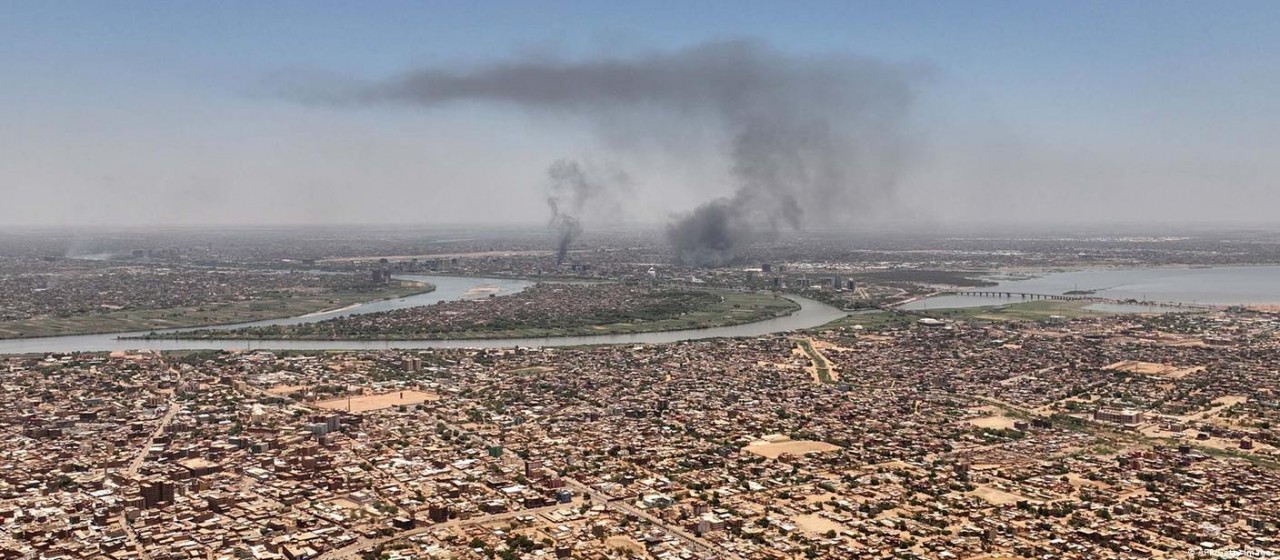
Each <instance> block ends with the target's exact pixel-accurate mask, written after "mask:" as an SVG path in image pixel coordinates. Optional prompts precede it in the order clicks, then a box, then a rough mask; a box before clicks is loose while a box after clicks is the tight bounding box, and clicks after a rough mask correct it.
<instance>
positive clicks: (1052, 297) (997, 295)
mask: <svg viewBox="0 0 1280 560" xmlns="http://www.w3.org/2000/svg"><path fill="white" fill-rule="evenodd" d="M933 296H961V297H978V298H992V299H1002V300H1018V301H1037V300H1049V301H1083V302H1088V303H1107V304H1114V305H1140V306H1143V307H1169V308H1181V309H1187V308H1192V309H1217V308H1219V307H1220V306H1216V305H1207V304H1195V303H1183V302H1178V301H1139V300H1136V299H1118V298H1105V297H1100V296H1095V295H1089V294H1039V293H1031V292H1008V291H1001V290H981V289H979V290H960V291H948V292H938V293H935V294H932V295H931V296H929V297H933Z"/></svg>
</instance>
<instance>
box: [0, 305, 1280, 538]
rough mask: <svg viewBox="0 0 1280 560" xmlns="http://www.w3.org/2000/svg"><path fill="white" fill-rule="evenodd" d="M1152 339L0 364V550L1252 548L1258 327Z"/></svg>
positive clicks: (971, 330) (1273, 477)
mask: <svg viewBox="0 0 1280 560" xmlns="http://www.w3.org/2000/svg"><path fill="white" fill-rule="evenodd" d="M1179 321H1180V323H1178V325H1171V324H1169V323H1168V322H1167V320H1157V319H1148V318H1135V317H1111V318H1094V319H1087V320H1076V321H1067V322H1064V323H1061V324H1053V325H1015V324H1007V325H1001V324H997V325H970V324H965V323H956V324H950V325H947V327H946V328H926V327H919V326H912V327H904V328H898V329H886V330H882V331H879V332H866V331H853V330H851V329H837V330H833V331H827V332H816V333H808V334H804V335H794V336H786V335H774V336H766V337H761V338H750V339H731V340H730V339H721V340H710V341H695V342H685V343H678V344H669V345H642V346H607V347H596V348H576V349H525V348H520V349H509V350H466V349H453V350H433V351H413V352H407V351H396V350H383V351H366V352H327V353H317V354H298V353H280V354H277V353H272V352H266V351H258V352H234V353H232V352H225V353H224V352H192V353H180V354H156V353H114V354H111V355H89V354H84V355H48V356H15V357H5V358H0V388H2V389H3V391H0V431H2V432H3V436H4V437H3V438H0V441H2V442H3V444H0V460H2V462H3V464H4V465H5V468H4V469H3V471H2V472H0V558H41V557H43V558H116V559H129V558H140V559H155V560H163V559H197V558H199V559H209V558H257V559H268V560H274V559H288V560H297V559H301V558H323V559H335V558H355V557H361V556H364V557H370V558H371V557H375V556H376V557H381V558H393V559H429V558H458V559H469V558H476V559H479V558H492V557H504V558H529V559H535V558H539V559H540V558H588V559H615V558H616V559H620V558H628V557H639V558H646V557H647V558H659V559H664V560H674V559H688V560H692V559H711V558H721V559H756V558H763V559H779V560H781V559H791V558H831V559H836V558H841V559H843V558H869V559H890V558H937V559H975V560H976V559H983V558H1071V559H1097V558H1104V559H1121V558H1145V557H1150V558H1200V557H1206V555H1211V554H1216V555H1222V554H1231V553H1239V554H1246V553H1247V554H1263V553H1265V552H1267V551H1272V552H1274V551H1275V550H1277V548H1278V547H1280V526H1278V525H1277V524H1278V522H1280V501H1277V500H1276V499H1275V496H1277V495H1280V470H1277V469H1278V468H1280V465H1277V461H1276V456H1275V453H1274V449H1275V448H1276V439H1275V438H1276V436H1275V432H1274V431H1273V429H1272V428H1271V422H1273V421H1274V419H1275V417H1276V416H1275V415H1276V414H1277V410H1280V404H1278V403H1277V399H1276V391H1277V390H1278V389H1280V385H1278V384H1280V380H1278V379H1277V377H1276V376H1275V373H1274V370H1272V369H1271V368H1272V364H1274V363H1276V361H1277V358H1280V344H1278V343H1277V339H1276V336H1275V334H1274V333H1275V331H1274V329H1275V327H1277V326H1280V324H1278V323H1277V322H1276V321H1275V319H1274V318H1272V317H1270V316H1267V315H1263V314H1252V313H1234V314H1222V315H1210V314H1206V315H1204V316H1202V317H1199V318H1196V319H1180V320H1179ZM1188 321H1190V323H1188ZM798 336H803V337H804V339H805V343H806V346H807V349H808V350H809V351H812V352H817V353H820V354H821V355H822V356H823V357H825V360H826V362H827V363H828V364H829V366H830V372H829V373H830V375H829V376H827V377H823V378H819V377H817V376H815V375H814V373H813V370H812V368H813V358H812V356H811V354H810V353H809V351H806V350H804V349H801V348H800V347H799V345H798V342H799V340H798V338H796V337H798ZM1206 340H1209V341H1210V342H1206ZM1200 434H1205V436H1206V437H1204V438H1201V437H1199V436H1200ZM1244 440H1248V441H1249V442H1251V445H1250V446H1249V447H1248V448H1245V447H1242V446H1241V445H1239V442H1240V441H1244ZM1224 442H1225V443H1224ZM1231 442H1235V444H1234V445H1229V444H1228V443H1231Z"/></svg>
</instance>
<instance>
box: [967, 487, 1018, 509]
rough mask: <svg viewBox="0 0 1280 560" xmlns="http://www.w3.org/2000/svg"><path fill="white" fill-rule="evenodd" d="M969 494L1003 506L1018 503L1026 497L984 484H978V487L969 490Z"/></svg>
mask: <svg viewBox="0 0 1280 560" xmlns="http://www.w3.org/2000/svg"><path fill="white" fill-rule="evenodd" d="M969 495H971V496H977V497H979V498H982V499H984V500H986V501H987V502H990V503H991V504H992V505H997V506H1003V505H1007V504H1016V503H1018V500H1025V499H1027V498H1024V497H1022V496H1019V495H1017V494H1013V493H1010V492H1005V491H1004V490H998V489H996V488H992V487H990V486H987V485H985V484H979V485H978V489H977V490H974V491H973V492H970V493H969Z"/></svg>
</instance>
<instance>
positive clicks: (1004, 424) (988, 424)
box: [969, 416, 1014, 430]
mask: <svg viewBox="0 0 1280 560" xmlns="http://www.w3.org/2000/svg"><path fill="white" fill-rule="evenodd" d="M1013 422H1014V420H1013V418H1009V417H1008V416H984V417H982V418H970V419H969V423H970V424H972V425H974V426H977V427H979V428H992V429H996V430H1004V429H1010V428H1013Z"/></svg>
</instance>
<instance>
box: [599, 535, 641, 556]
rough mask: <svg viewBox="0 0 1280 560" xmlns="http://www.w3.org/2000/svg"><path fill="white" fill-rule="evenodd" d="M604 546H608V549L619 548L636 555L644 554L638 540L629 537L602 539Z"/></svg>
mask: <svg viewBox="0 0 1280 560" xmlns="http://www.w3.org/2000/svg"><path fill="white" fill-rule="evenodd" d="M604 546H605V548H609V549H615V548H621V549H623V550H626V551H628V552H630V553H632V554H637V555H642V554H645V551H644V545H642V544H640V541H637V540H635V539H633V538H631V537H624V536H613V537H609V538H608V539H606V540H605V541H604Z"/></svg>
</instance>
